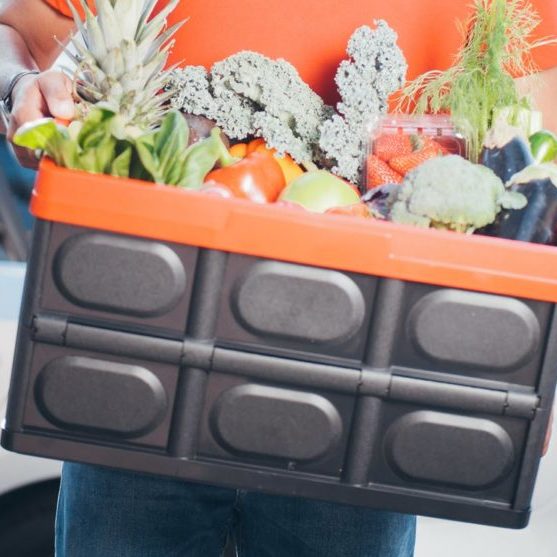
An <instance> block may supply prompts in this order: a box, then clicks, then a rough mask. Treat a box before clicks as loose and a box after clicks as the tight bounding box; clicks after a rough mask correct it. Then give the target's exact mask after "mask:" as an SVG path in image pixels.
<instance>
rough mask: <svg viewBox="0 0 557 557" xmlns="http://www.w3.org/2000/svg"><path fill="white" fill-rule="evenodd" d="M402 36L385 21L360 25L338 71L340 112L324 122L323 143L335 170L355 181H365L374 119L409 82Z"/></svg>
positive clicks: (321, 142)
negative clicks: (363, 170) (367, 146)
mask: <svg viewBox="0 0 557 557" xmlns="http://www.w3.org/2000/svg"><path fill="white" fill-rule="evenodd" d="M397 38H398V37H397V34H396V33H395V32H394V31H393V30H392V29H391V28H390V27H389V26H388V25H387V23H386V22H385V21H382V20H380V21H377V22H376V28H375V29H371V28H370V27H368V26H363V27H360V28H358V29H356V31H355V32H354V33H353V35H352V36H351V37H350V40H349V41H348V48H347V51H346V52H347V54H348V56H349V57H350V60H344V61H342V62H341V63H340V65H339V67H338V70H337V73H336V77H335V82H336V84H337V87H338V91H339V94H340V97H341V102H340V103H338V105H337V110H338V112H339V114H340V116H339V115H334V116H332V117H331V118H330V119H329V120H328V121H326V122H324V123H323V125H322V126H321V130H320V131H321V137H320V141H319V145H320V147H321V149H322V150H323V152H324V154H325V156H326V157H327V158H329V159H330V160H332V161H333V165H334V166H333V168H332V170H333V172H335V173H336V174H338V175H340V176H342V177H344V178H346V179H348V180H350V181H351V182H354V183H358V182H359V181H360V171H361V168H362V165H363V162H364V156H365V142H366V139H367V134H368V128H369V124H370V121H371V120H372V119H373V118H374V117H376V116H377V115H378V114H382V113H385V112H386V111H387V108H388V104H387V101H388V98H389V96H390V95H391V93H393V92H394V91H396V90H397V89H399V88H400V87H401V86H402V84H403V83H404V80H405V76H406V69H407V67H408V66H407V64H406V60H405V58H404V55H403V54H402V51H401V50H400V48H399V47H398V46H397V44H396V41H397Z"/></svg>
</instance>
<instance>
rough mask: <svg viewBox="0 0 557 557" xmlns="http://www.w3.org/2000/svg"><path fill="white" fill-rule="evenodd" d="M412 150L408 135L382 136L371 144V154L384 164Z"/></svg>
mask: <svg viewBox="0 0 557 557" xmlns="http://www.w3.org/2000/svg"><path fill="white" fill-rule="evenodd" d="M412 150H413V149H412V141H411V140H410V137H409V136H408V135H403V134H383V135H380V136H379V137H377V138H376V139H375V141H374V142H373V154H374V155H375V156H376V157H379V158H380V159H381V160H382V161H385V162H388V161H389V160H390V159H392V158H393V157H396V156H397V155H407V154H409V153H411V152H412Z"/></svg>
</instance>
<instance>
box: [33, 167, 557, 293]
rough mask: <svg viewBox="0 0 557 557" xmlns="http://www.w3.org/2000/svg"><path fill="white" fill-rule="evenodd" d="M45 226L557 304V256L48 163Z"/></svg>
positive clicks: (41, 207)
mask: <svg viewBox="0 0 557 557" xmlns="http://www.w3.org/2000/svg"><path fill="white" fill-rule="evenodd" d="M31 211H32V213H33V214H34V215H35V216H36V217H38V218H40V219H43V220H47V221H54V222H60V223H65V224H72V225H77V226H83V227H87V228H95V229H100V230H106V231H110V232H115V233H120V234H129V235H135V236H140V237H146V238H152V239H156V240H163V241H169V242H176V243H180V244H186V245H194V246H199V247H202V248H208V249H216V250H222V251H227V252H232V253H241V254H245V255H252V256H257V257H265V258H270V259H278V260H283V261H291V262H294V263H300V264H307V265H314V266H319V267H327V268H332V269H338V270H343V271H350V272H355V273H362V274H368V275H376V276H380V277H388V278H393V279H399V280H407V281H412V282H421V283H426V284H433V285H439V286H446V287H453V288H463V289H467V290H477V291H481V292H490V293H494V294H500V295H507V296H513V297H520V298H530V299H535V300H540V301H547V302H557V249H556V248H554V247H552V246H542V245H538V244H529V243H525V242H519V241H514V240H504V239H499V238H490V237H486V236H476V235H474V236H472V235H465V234H458V233H454V232H448V231H440V230H432V229H422V228H417V227H411V226H405V225H398V224H394V223H391V222H384V221H379V220H374V219H363V218H357V217H352V216H344V215H322V214H314V213H309V212H307V211H301V210H297V209H290V208H287V207H277V206H274V205H273V204H269V205H259V204H257V203H253V202H251V201H245V200H240V199H222V198H219V197H211V196H208V195H207V194H204V193H199V192H196V191H185V190H181V189H178V188H175V187H170V186H163V185H156V184H152V183H148V182H142V181H139V180H131V179H122V178H115V177H111V176H104V175H103V176H100V175H98V174H89V173H86V172H81V171H74V170H67V169H64V168H59V167H57V166H56V165H55V164H54V163H52V162H51V161H48V160H45V161H43V162H42V163H41V167H40V171H39V174H38V177H37V181H36V184H35V189H34V191H33V196H32V200H31Z"/></svg>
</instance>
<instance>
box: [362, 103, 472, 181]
mask: <svg viewBox="0 0 557 557" xmlns="http://www.w3.org/2000/svg"><path fill="white" fill-rule="evenodd" d="M368 137H369V139H368V146H367V152H366V161H365V164H364V165H363V171H364V176H363V179H362V181H361V182H362V184H363V186H364V188H365V190H366V191H369V190H371V189H374V188H377V187H381V186H384V185H386V184H389V185H391V184H399V183H401V182H402V181H403V179H404V176H405V175H406V174H407V173H408V172H410V171H411V170H412V169H413V168H416V167H417V166H419V165H420V164H421V163H422V162H425V161H426V160H428V159H429V158H432V157H435V156H443V155H447V154H456V155H461V156H463V157H465V156H466V143H465V140H464V137H463V135H462V134H461V133H459V131H458V129H457V128H456V126H455V125H454V123H453V122H452V121H451V119H450V117H449V116H446V115H424V116H412V115H404V114H397V115H394V114H389V115H387V116H383V117H381V118H379V119H377V120H376V121H375V122H374V123H373V124H372V125H371V126H370V130H369V136H368Z"/></svg>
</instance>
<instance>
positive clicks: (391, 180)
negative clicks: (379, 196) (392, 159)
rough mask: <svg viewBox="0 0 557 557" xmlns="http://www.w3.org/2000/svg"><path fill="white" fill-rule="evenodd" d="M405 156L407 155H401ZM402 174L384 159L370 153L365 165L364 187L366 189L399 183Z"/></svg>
mask: <svg viewBox="0 0 557 557" xmlns="http://www.w3.org/2000/svg"><path fill="white" fill-rule="evenodd" d="M401 156H404V157H407V156H409V155H401ZM400 182H402V176H401V175H400V174H399V173H398V172H396V171H394V170H393V169H392V168H391V167H390V166H389V165H388V164H387V163H386V162H385V161H382V160H381V159H380V158H379V157H376V156H375V155H370V156H369V157H368V159H367V165H366V187H367V189H370V188H374V187H375V186H380V185H382V184H400Z"/></svg>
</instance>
